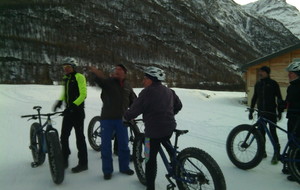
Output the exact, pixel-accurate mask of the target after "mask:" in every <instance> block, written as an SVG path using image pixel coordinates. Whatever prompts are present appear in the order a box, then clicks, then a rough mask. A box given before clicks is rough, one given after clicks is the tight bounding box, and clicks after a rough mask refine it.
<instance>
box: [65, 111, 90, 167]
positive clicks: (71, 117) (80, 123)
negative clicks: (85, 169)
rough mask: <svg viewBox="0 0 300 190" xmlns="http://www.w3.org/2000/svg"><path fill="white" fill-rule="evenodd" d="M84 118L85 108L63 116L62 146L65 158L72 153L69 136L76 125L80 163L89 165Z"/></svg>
mask: <svg viewBox="0 0 300 190" xmlns="http://www.w3.org/2000/svg"><path fill="white" fill-rule="evenodd" d="M84 118H85V113H84V109H78V110H75V111H74V112H72V113H70V114H68V115H65V116H64V118H63V123H62V129H61V136H60V141H61V148H62V153H63V157H64V159H65V160H67V159H68V158H69V155H70V154H71V151H70V147H69V137H70V134H71V130H72V129H73V127H74V130H75V135H76V146H77V149H78V154H77V156H78V160H79V162H78V164H79V165H87V164H88V160H87V147H86V142H85V136H84Z"/></svg>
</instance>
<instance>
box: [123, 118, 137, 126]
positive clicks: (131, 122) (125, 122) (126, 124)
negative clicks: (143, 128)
mask: <svg viewBox="0 0 300 190" xmlns="http://www.w3.org/2000/svg"><path fill="white" fill-rule="evenodd" d="M123 123H124V126H125V127H129V126H133V125H134V124H135V122H134V120H126V119H125V118H124V117H123Z"/></svg>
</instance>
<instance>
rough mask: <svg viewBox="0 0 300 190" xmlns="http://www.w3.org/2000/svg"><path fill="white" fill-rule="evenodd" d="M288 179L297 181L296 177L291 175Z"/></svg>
mask: <svg viewBox="0 0 300 190" xmlns="http://www.w3.org/2000/svg"><path fill="white" fill-rule="evenodd" d="M287 179H288V180H289V181H296V179H295V178H294V176H291V175H289V176H287Z"/></svg>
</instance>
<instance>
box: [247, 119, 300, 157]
mask: <svg viewBox="0 0 300 190" xmlns="http://www.w3.org/2000/svg"><path fill="white" fill-rule="evenodd" d="M267 124H269V126H270V125H273V126H274V127H276V128H277V129H279V130H280V131H282V132H284V133H286V134H287V136H288V142H287V143H286V145H285V147H284V149H283V151H282V154H281V155H280V158H279V159H280V161H281V162H300V160H289V159H287V157H286V155H287V151H288V149H289V147H290V146H291V144H293V145H295V146H296V147H298V148H299V149H300V142H298V140H297V138H296V137H295V135H294V134H292V133H289V132H288V131H287V130H285V129H283V128H281V127H279V126H278V125H277V124H275V123H274V122H272V121H270V120H269V119H267V118H264V117H263V116H259V118H258V120H257V121H256V122H255V123H254V124H253V127H254V128H255V129H257V130H264V131H265V132H266V134H267V135H268V137H269V139H270V142H271V144H272V146H273V149H274V152H275V151H278V150H277V149H278V148H277V146H276V144H275V141H274V138H273V137H272V135H271V132H270V130H269V129H268V127H267ZM249 136H250V133H249V134H248V135H247V137H246V139H245V142H246V141H247V140H248V138H249ZM253 140H254V137H252V139H251V140H250V143H249V144H251V143H252V142H253Z"/></svg>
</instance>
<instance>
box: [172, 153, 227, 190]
mask: <svg viewBox="0 0 300 190" xmlns="http://www.w3.org/2000/svg"><path fill="white" fill-rule="evenodd" d="M177 161H178V163H177V164H176V168H175V172H176V176H177V179H176V183H177V186H178V189H180V190H189V189H203V190H205V189H214V190H226V182H225V178H224V175H223V173H222V171H221V169H220V167H219V165H218V164H217V162H216V161H215V160H214V159H213V158H212V157H211V156H210V155H209V154H207V153H206V152H205V151H203V150H200V149H198V148H193V147H192V148H186V149H184V150H182V151H181V152H180V153H179V154H178V156H177ZM178 177H179V179H178Z"/></svg>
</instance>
